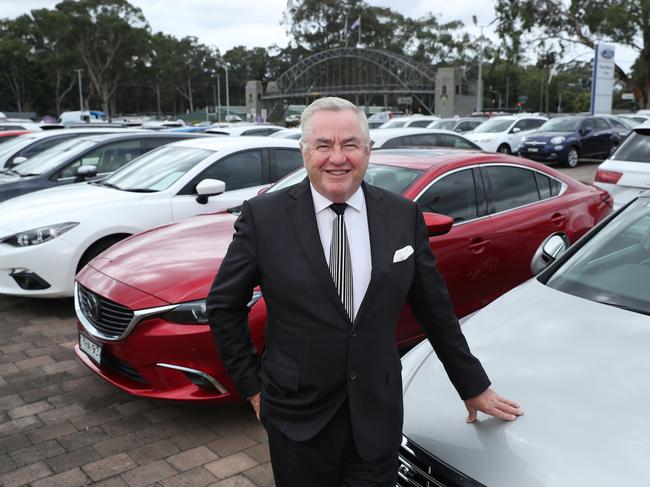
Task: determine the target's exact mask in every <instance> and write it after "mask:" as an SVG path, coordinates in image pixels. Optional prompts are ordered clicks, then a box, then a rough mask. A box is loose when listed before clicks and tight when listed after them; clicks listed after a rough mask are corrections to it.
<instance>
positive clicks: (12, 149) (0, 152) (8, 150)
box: [0, 134, 36, 168]
mask: <svg viewBox="0 0 650 487" xmlns="http://www.w3.org/2000/svg"><path fill="white" fill-rule="evenodd" d="M35 139H36V137H34V136H33V135H31V134H25V135H19V136H18V137H15V138H13V139H11V140H10V141H8V142H5V143H3V144H2V145H1V146H0V168H2V167H4V166H5V164H6V163H7V161H8V160H9V158H10V157H11V156H13V155H14V154H15V153H16V152H18V151H19V150H20V149H23V148H25V147H27V146H28V145H29V144H31V143H32V142H34V140H35Z"/></svg>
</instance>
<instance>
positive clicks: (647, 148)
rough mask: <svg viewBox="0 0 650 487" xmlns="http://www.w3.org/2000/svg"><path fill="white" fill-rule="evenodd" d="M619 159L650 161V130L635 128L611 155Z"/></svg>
mask: <svg viewBox="0 0 650 487" xmlns="http://www.w3.org/2000/svg"><path fill="white" fill-rule="evenodd" d="M611 158H612V159H615V160H617V161H630V162H650V130H633V131H632V132H630V135H628V137H627V138H626V139H625V141H624V142H623V143H622V144H621V146H620V147H619V148H618V150H617V151H616V152H615V153H614V154H613V155H612V156H611Z"/></svg>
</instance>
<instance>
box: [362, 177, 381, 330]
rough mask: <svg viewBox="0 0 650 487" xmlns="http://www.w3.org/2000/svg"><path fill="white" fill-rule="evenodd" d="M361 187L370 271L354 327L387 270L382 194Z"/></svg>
mask: <svg viewBox="0 0 650 487" xmlns="http://www.w3.org/2000/svg"><path fill="white" fill-rule="evenodd" d="M362 186H363V192H364V196H365V199H366V213H367V215H368V233H369V237H370V254H371V262H372V271H371V273H370V283H369V284H368V289H367V291H366V294H365V295H364V296H363V300H362V301H361V306H360V307H359V311H358V312H357V314H356V316H355V318H354V326H355V327H356V326H357V325H358V324H359V321H360V320H361V318H362V317H363V314H364V312H365V310H366V308H367V307H368V306H369V305H370V302H371V300H372V298H373V295H374V294H375V293H376V292H377V288H378V286H379V284H380V283H381V278H382V276H383V275H384V274H385V273H386V272H387V270H388V267H387V266H388V260H387V253H388V249H387V238H388V228H389V221H388V214H387V212H386V209H385V207H384V201H383V198H382V194H381V192H380V191H377V189H376V188H375V187H373V186H369V185H367V184H366V183H362Z"/></svg>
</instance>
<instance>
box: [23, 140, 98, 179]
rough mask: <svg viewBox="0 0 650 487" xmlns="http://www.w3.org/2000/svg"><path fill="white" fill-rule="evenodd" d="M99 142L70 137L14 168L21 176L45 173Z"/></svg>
mask: <svg viewBox="0 0 650 487" xmlns="http://www.w3.org/2000/svg"><path fill="white" fill-rule="evenodd" d="M97 144H98V142H96V141H93V140H81V139H77V138H74V139H70V140H66V141H64V142H61V143H60V144H57V145H55V146H54V147H51V148H49V149H47V150H44V151H43V152H40V153H38V154H36V155H35V156H33V157H30V158H29V159H27V160H26V161H25V162H23V163H22V164H19V165H17V166H15V167H14V168H13V170H14V172H16V173H18V174H20V175H21V176H27V175H37V174H44V173H46V172H48V171H50V170H51V169H55V168H57V167H59V165H60V164H61V163H63V162H65V161H67V160H68V159H71V158H74V157H75V156H77V155H80V154H82V153H83V152H86V151H87V150H88V149H91V148H93V147H95V146H96V145H97Z"/></svg>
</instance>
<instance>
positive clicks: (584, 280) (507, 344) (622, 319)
mask: <svg viewBox="0 0 650 487" xmlns="http://www.w3.org/2000/svg"><path fill="white" fill-rule="evenodd" d="M564 248H565V242H563V239H562V238H561V237H560V236H559V235H553V236H551V237H550V238H549V239H547V241H545V243H544V244H542V247H540V250H539V251H538V253H537V254H536V256H535V257H534V258H533V263H532V267H533V269H534V270H537V269H539V268H541V267H544V266H545V265H546V263H549V262H551V264H550V265H549V266H548V267H546V269H545V270H543V271H542V272H541V273H540V274H538V275H537V277H535V278H533V279H531V280H529V281H528V282H526V283H524V284H522V285H520V286H519V287H517V288H515V289H513V290H512V291H510V292H508V293H506V294H505V295H503V296H502V297H501V298H499V299H498V300H496V301H494V302H493V303H491V304H490V305H488V306H487V307H485V308H483V309H482V310H480V311H478V312H476V313H475V314H474V315H471V316H470V317H469V319H467V320H466V321H465V322H464V323H463V331H464V333H465V336H466V337H467V340H468V342H469V344H470V347H471V349H472V352H473V353H474V354H475V355H476V356H477V357H478V358H479V359H480V360H481V361H482V363H483V365H484V366H485V368H486V370H487V372H488V374H489V375H490V378H491V380H492V381H493V382H494V385H495V389H496V390H497V391H498V392H499V393H501V394H503V395H505V396H506V397H509V398H511V399H515V400H517V401H518V402H519V403H520V404H521V406H522V409H523V410H524V412H525V415H524V416H523V417H521V418H519V419H518V420H517V421H514V422H504V421H501V420H498V419H495V418H489V417H487V416H485V415H483V416H481V415H480V414H479V421H477V422H476V423H474V424H467V423H465V421H464V417H465V415H466V411H465V408H464V406H463V403H462V401H461V400H460V399H459V397H458V394H457V393H456V392H455V390H454V389H453V387H452V385H451V383H450V382H449V379H448V378H447V377H446V375H445V372H444V369H443V367H442V365H441V363H440V362H439V361H438V359H437V358H436V355H435V354H434V353H433V351H432V349H431V346H430V345H429V344H428V343H427V342H423V343H421V344H419V345H418V346H417V347H416V348H414V349H413V350H412V351H411V352H409V353H408V354H407V355H406V356H405V357H404V358H403V360H402V362H403V376H402V379H403V389H404V414H405V420H404V429H403V433H404V438H403V443H402V448H401V452H400V462H401V463H400V469H399V482H398V483H399V485H401V486H446V487H453V486H470V487H471V486H474V487H479V486H487V487H566V486H589V487H611V486H613V485H621V486H622V485H650V461H648V459H649V458H650V413H648V411H646V410H645V406H646V405H647V404H648V402H649V400H650V387H649V386H650V353H649V352H648V348H649V346H650V192H647V193H645V194H644V195H642V196H640V197H638V198H637V199H636V200H634V201H633V202H632V203H630V204H629V205H627V206H626V207H624V208H623V209H622V210H621V211H619V212H618V213H616V214H615V215H614V216H613V217H611V218H609V219H607V220H605V221H604V222H603V223H601V224H600V225H599V226H597V227H596V228H594V229H593V230H592V231H590V232H589V233H588V234H587V235H585V236H584V237H583V238H582V239H581V240H579V241H578V242H576V243H575V244H574V245H573V246H572V247H570V248H569V249H568V250H566V251H565V252H563V250H564ZM558 255H559V257H557V259H556V260H555V257H556V256H558Z"/></svg>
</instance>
